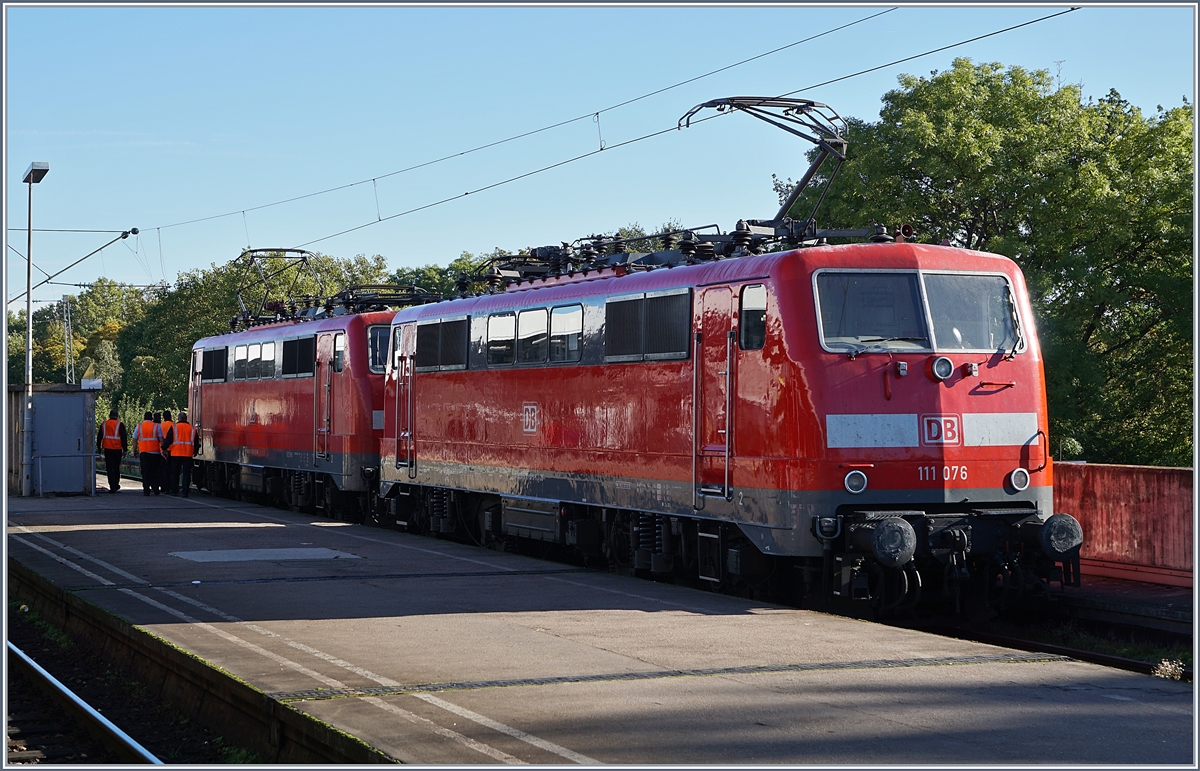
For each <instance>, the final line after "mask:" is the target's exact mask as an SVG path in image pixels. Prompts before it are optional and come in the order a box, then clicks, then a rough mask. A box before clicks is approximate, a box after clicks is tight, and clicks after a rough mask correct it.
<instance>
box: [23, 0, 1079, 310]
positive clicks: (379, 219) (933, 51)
mask: <svg viewBox="0 0 1200 771" xmlns="http://www.w3.org/2000/svg"><path fill="white" fill-rule="evenodd" d="M1079 9H1080V6H1073V7H1070V8H1068V9H1067V10H1064V11H1059V12H1057V13H1053V14H1049V15H1047V16H1042V17H1039V18H1037V19H1032V20H1030V21H1026V22H1022V23H1020V24H1015V25H1012V26H1009V27H1004V28H1002V29H999V30H994V31H992V32H988V33H985V34H983V35H977V36H975V37H972V38H968V39H966V40H961V41H958V42H956V43H951V44H948V45H944V46H940V47H938V48H933V49H930V50H928V51H924V52H922V53H919V54H914V55H912V56H907V57H904V58H901V59H896V60H893V61H890V62H886V63H884V64H880V65H876V66H874V67H869V68H866V69H863V70H859V71H856V72H853V73H850V74H847V75H843V76H840V77H837V78H833V79H830V80H826V81H822V82H820V83H815V84H812V85H808V86H804V87H801V88H798V89H795V90H792V91H788V92H786V93H783V94H780V95H779V96H780V97H786V96H791V95H793V94H797V93H800V92H802V91H807V90H812V89H815V88H820V87H822V86H827V85H830V84H833V83H838V82H841V81H844V80H848V79H850V78H854V77H858V76H861V75H865V74H868V73H871V72H875V71H878V70H881V69H884V68H887V67H892V66H895V65H897V64H903V63H905V62H909V61H913V60H916V59H920V58H922V57H925V56H931V55H933V54H936V53H940V52H942V51H947V50H950V49H952V48H957V47H960V46H963V45H967V44H969V43H974V42H977V41H979V40H984V39H986V38H989V37H994V36H996V35H1000V34H1004V33H1006V32H1011V31H1013V30H1016V29H1020V28H1022V27H1027V26H1030V25H1032V24H1037V23H1040V22H1043V21H1048V20H1050V19H1054V18H1057V17H1058V16H1062V15H1064V14H1067V13H1071V12H1073V11H1077V10H1079ZM893 10H896V8H890V9H887V10H886V11H882V12H880V13H876V14H873V15H871V16H868V17H865V18H863V19H859V20H857V21H854V22H850V23H848V24H845V25H842V26H841V27H837V28H833V29H830V30H826V31H825V32H822V33H819V34H817V35H814V36H812V37H809V38H805V39H804V40H800V41H796V42H794V43H791V44H789V45H787V46H782V47H780V48H777V49H773V50H772V51H767V52H764V53H762V54H758V55H756V56H754V57H750V58H748V59H744V60H741V61H739V62H736V63H734V64H730V65H727V66H725V67H722V68H719V69H717V70H713V71H711V72H709V73H705V74H703V75H698V76H696V77H694V78H690V79H688V80H685V81H681V82H680V83H676V84H673V85H671V86H667V87H664V88H661V89H658V90H656V91H652V92H649V93H647V94H643V95H642V96H639V97H635V98H633V99H629V100H626V101H624V102H620V103H618V104H615V105H612V106H610V107H606V108H604V109H603V110H598V111H593V112H589V113H586V114H584V115H581V116H578V117H576V118H572V119H569V120H565V121H560V122H559V123H556V124H552V125H549V126H544V127H542V128H540V129H535V130H533V131H528V132H525V133H523V134H518V135H514V136H512V137H508V138H506V139H502V140H497V141H495V142H491V143H488V144H485V145H480V146H478V147H475V148H472V149H470V150H465V151H462V152H459V153H454V154H452V155H448V156H444V157H442V158H438V159H434V160H432V161H426V162H424V163H421V164H417V165H414V166H410V167H408V168H405V169H400V170H397V171H394V172H389V173H387V174H381V175H377V176H376V177H372V178H370V179H366V180H361V181H359V182H353V183H349V184H345V185H339V186H337V187H333V188H329V189H327V190H322V191H318V192H316V193H308V194H305V195H300V196H294V197H292V198H288V199H285V200H282V201H276V202H273V203H269V204H262V205H260V206H255V207H249V208H246V209H238V210H235V211H232V212H227V213H225V214H218V215H212V216H209V217H200V218H196V219H192V220H187V221H184V222H178V223H174V224H171V225H160V226H156V228H155V230H157V231H158V234H159V236H158V237H159V261H160V265H162V261H163V257H162V230H164V229H166V228H171V227H179V226H182V225H187V224H192V223H195V222H203V221H206V220H212V219H218V218H221V217H228V216H232V215H234V214H237V213H239V212H240V213H241V214H242V216H243V218H245V213H246V212H248V211H255V210H258V209H264V208H268V207H272V206H279V205H282V204H285V203H291V202H293V201H298V200H302V199H305V198H311V197H314V196H317V195H324V194H326V193H331V192H335V191H338V190H344V189H347V188H350V187H355V186H357V185H361V184H365V183H366V182H371V183H372V184H375V183H376V181H377V180H379V179H383V178H386V177H390V176H395V175H397V174H403V173H405V172H408V171H413V170H415V169H419V168H423V167H426V166H430V165H433V164H435V163H440V162H442V161H446V160H449V159H451V158H456V157H461V156H463V155H468V154H470V153H473V152H477V151H480V150H484V149H487V148H489V147H495V146H497V145H501V144H505V143H507V142H511V141H515V140H517V139H521V138H523V137H526V136H531V135H533V134H537V133H541V132H543V131H548V130H551V129H553V128H557V127H559V126H563V125H567V124H569V123H574V122H576V121H579V120H584V119H587V118H592V117H593V116H596V117H597V119H598V116H599V113H601V112H606V111H609V110H613V109H617V108H618V107H622V106H625V105H628V104H631V103H633V102H636V101H639V100H641V99H645V98H649V97H650V96H654V95H656V94H659V93H663V92H664V91H668V90H670V89H672V88H677V87H679V86H682V85H685V84H687V83H691V82H695V81H696V80H700V79H702V78H704V77H708V76H710V75H713V74H716V73H719V72H722V71H724V70H727V69H731V68H732V67H736V66H739V65H741V64H745V63H747V62H750V61H754V60H755V59H760V58H762V57H764V56H769V55H771V54H773V53H778V52H779V51H782V50H786V49H787V48H791V47H794V46H796V45H799V44H801V43H804V42H808V41H810V40H813V39H816V38H818V37H821V36H823V35H828V34H831V33H833V32H836V31H838V30H841V29H845V28H847V27H850V26H854V25H855V24H861V23H863V22H865V21H868V20H870V19H873V18H877V17H879V16H881V15H883V14H884V13H890V12H891V11H893ZM726 114H729V113H717V114H714V115H711V116H708V117H706V118H701V119H698V120H694V121H692V123H693V124H697V123H703V122H705V121H708V120H712V119H713V118H718V117H722V116H724V115H726ZM678 128H679V127H678V126H671V127H670V128H665V129H661V130H659V131H655V132H651V133H649V134H644V135H642V136H639V137H635V138H633V139H629V140H625V141H623V142H619V143H616V144H613V145H608V146H605V145H604V144H603V140H602V144H601V147H600V148H599V149H597V150H593V151H590V152H587V153H583V154H581V155H577V156H575V157H572V158H568V159H565V160H562V161H559V162H557V163H553V164H550V165H547V166H543V167H540V168H538V169H534V170H531V171H528V172H525V173H523V174H518V175H516V176H513V177H509V178H507V179H504V180H501V181H498V182H494V183H491V184H488V185H484V186H482V187H479V188H476V189H474V190H468V191H466V192H464V193H462V194H461V195H456V196H450V197H447V198H443V199H441V200H438V201H433V202H431V203H428V204H424V205H422V206H417V207H414V208H411V209H407V210H405V211H402V212H397V213H396V214H392V215H389V216H387V217H381V216H379V212H378V211H377V213H376V217H377V218H376V220H375V221H373V222H367V223H365V224H362V225H358V226H355V227H352V228H346V229H344V230H340V231H338V232H336V233H332V234H330V235H327V236H322V237H320V238H316V239H312V240H309V241H306V242H304V243H302V244H300V245H299V246H298V247H296V248H300V247H304V246H309V245H312V244H316V243H320V242H322V241H327V240H329V239H332V238H336V237H338V236H341V235H345V234H348V233H352V232H355V231H358V230H362V229H364V228H367V227H370V226H371V225H375V224H379V223H381V222H387V221H389V220H393V219H397V218H399V217H403V216H406V215H409V214H413V213H416V212H419V211H423V210H425V209H429V208H433V207H435V206H440V205H442V204H445V203H449V202H450V201H454V200H458V199H460V198H463V197H466V196H469V195H473V194H477V193H481V192H484V191H487V190H491V189H494V188H497V187H501V186H503V185H507V184H510V183H513V182H516V181H519V180H521V179H525V178H527V177H531V176H534V175H537V174H541V173H544V172H547V171H550V170H552V169H556V168H558V167H560V166H565V165H567V164H570V163H574V162H576V161H580V160H583V159H585V158H588V157H591V156H593V155H596V154H598V153H600V152H602V151H604V150H605V149H617V148H620V147H625V146H628V145H631V144H634V143H637V142H641V141H644V140H647V139H652V138H654V137H658V136H662V135H663V134H667V133H670V132H671V131H675V130H677V129H678ZM597 130H599V126H597ZM377 209H378V205H377ZM244 224H245V223H244ZM246 227H247V238H248V237H249V232H248V224H246ZM18 229H19V228H18ZM51 232H54V231H51ZM60 232H69V231H60ZM80 232H85V231H80ZM92 232H109V233H116V232H121V231H92ZM116 240H117V239H114V240H113V241H116ZM111 243H113V242H109V244H105V245H104V246H102V247H100V248H99V249H96V250H95V251H93V252H91V253H89V254H87V255H85V256H84V257H82V258H80V259H79V260H76V261H75V262H73V263H72V264H71V265H68V266H67V267H66V268H64V269H63V270H61V271H59V272H58V273H55V274H54V275H53V276H49V277H48V278H47V280H45V281H43V282H41V283H39V284H37V286H35V287H34V288H37V287H39V286H42V285H43V284H46V283H49V280H50V279H52V278H55V277H57V276H59V275H61V274H62V273H64V272H65V271H67V270H69V269H70V268H72V267H74V266H75V265H78V264H79V263H80V262H83V261H84V260H86V259H87V258H88V257H91V256H92V255H94V254H96V253H98V252H100V251H101V250H103V249H104V248H105V247H107V246H108V245H110V244H111ZM10 248H11V247H10ZM14 251H15V250H14ZM18 254H19V252H18ZM35 267H36V266H35ZM163 267H164V269H163V276H164V279H165V277H166V276H165V266H163ZM38 270H39V271H41V272H42V273H43V274H45V273H46V271H44V270H42V269H41V268H38ZM24 295H25V293H24V292H21V293H20V294H18V295H16V296H15V297H13V298H10V299H9V300H8V302H9V303H11V302H13V301H15V300H17V299H19V298H21V297H23V296H24Z"/></svg>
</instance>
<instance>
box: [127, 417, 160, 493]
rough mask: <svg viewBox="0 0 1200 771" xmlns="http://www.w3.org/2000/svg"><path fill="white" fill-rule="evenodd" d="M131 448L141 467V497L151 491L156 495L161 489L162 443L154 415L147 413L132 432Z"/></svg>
mask: <svg viewBox="0 0 1200 771" xmlns="http://www.w3.org/2000/svg"><path fill="white" fill-rule="evenodd" d="M133 446H134V453H135V454H136V455H137V457H138V460H139V461H140V463H141V467H142V495H149V494H150V493H151V491H153V492H154V494H155V495H158V492H159V490H161V489H162V483H161V482H159V474H160V473H161V469H162V455H161V454H160V452H161V450H162V441H161V440H160V439H159V436H158V424H156V423H155V422H154V413H152V412H147V413H146V417H145V419H144V420H143V421H142V422H141V423H138V427H137V428H135V429H134V430H133Z"/></svg>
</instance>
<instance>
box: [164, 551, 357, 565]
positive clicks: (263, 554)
mask: <svg viewBox="0 0 1200 771" xmlns="http://www.w3.org/2000/svg"><path fill="white" fill-rule="evenodd" d="M169 554H170V555H171V556H172V557H179V558H180V559H185V560H190V561H191V562H266V561H274V560H336V559H346V560H356V559H362V558H361V557H359V556H358V555H357V554H349V553H347V552H344V551H337V550H336V549H317V548H313V549H212V550H210V551H173V552H169Z"/></svg>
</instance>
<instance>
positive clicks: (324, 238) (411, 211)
mask: <svg viewBox="0 0 1200 771" xmlns="http://www.w3.org/2000/svg"><path fill="white" fill-rule="evenodd" d="M1079 8H1080V6H1074V7H1072V8H1069V9H1067V10H1065V11H1059V12H1058V13H1053V14H1050V15H1048V16H1043V17H1041V18H1038V19H1032V20H1030V21H1026V22H1022V23H1021V24H1014V25H1012V26H1010V27H1005V28H1004V29H998V30H995V31H993V32H988V33H986V34H984V35H977V36H975V37H972V38H968V39H966V40H960V41H959V42H957V43H951V44H949V45H944V46H940V47H938V48H933V49H930V50H928V51H925V52H923V53H919V54H914V55H912V56H906V57H904V58H902V59H896V60H893V61H890V62H887V63H885V64H880V65H877V66H875V67H870V68H868V69H865V70H859V71H858V72H853V73H850V74H849V75H843V76H841V77H838V78H834V79H832V80H827V81H824V82H821V83H815V84H813V85H809V86H804V87H801V88H798V89H795V90H793V91H788V92H786V93H783V94H779V95H778V96H776V97H761V99H763V100H764V101H769V100H770V99H772V98H774V99H783V98H785V97H788V96H791V95H793V94H798V93H800V92H802V91H809V90H812V89H815V88H820V87H821V86H827V85H829V84H831V83H837V82H840V81H843V80H848V79H850V78H854V77H858V76H860V75H865V74H867V73H871V72H875V71H876V70H881V69H884V68H885V67H892V66H895V65H897V64H903V63H904V62H909V61H913V60H914V59H920V58H921V57H924V56H931V55H933V54H935V53H940V52H942V51H946V50H949V49H951V48H956V47H958V46H963V45H967V44H968V43H974V42H977V41H979V40H983V39H985V38H989V37H994V36H996V35H1000V34H1003V33H1005V32H1011V31H1012V30H1015V29H1020V28H1021V27H1027V26H1029V25H1031V24H1037V23H1039V22H1043V21H1048V20H1049V19H1053V18H1056V17H1058V16H1062V15H1064V14H1067V13H1070V12H1072V11H1077V10H1079ZM728 114H730V112H717V113H714V114H712V115H709V116H707V117H704V118H697V119H695V120H691V121H690V122H689V124H688V125H689V126H690V125H693V124H697V123H704V122H705V121H709V120H712V119H714V118H720V117H722V116H724V115H728ZM584 117H590V115H589V116H584ZM567 122H569V121H567ZM680 128H682V126H681V125H676V126H672V127H671V128H667V129H662V130H659V131H654V132H651V133H649V134H643V135H642V136H640V137H634V138H633V139H627V140H625V141H624V142H618V143H616V144H613V145H607V146H606V147H601V148H600V149H598V150H592V151H590V152H586V153H583V154H581V155H577V156H575V157H573V158H567V159H565V160H562V161H559V162H557V163H552V164H550V165H548V166H543V167H541V168H538V169H534V170H532V171H528V172H525V173H524V174H518V175H516V176H513V177H509V178H508V179H504V180H500V181H499V182H493V183H492V184H490V185H485V186H483V187H479V188H476V189H474V190H468V191H466V192H465V193H462V194H460V195H454V196H450V197H448V198H443V199H441V200H438V201H433V202H431V203H427V204H424V205H422V206H417V207H414V208H412V209H407V210H405V211H402V212H397V213H396V214H391V215H388V216H387V217H382V218H379V219H377V220H375V221H374V222H367V223H365V224H362V225H356V226H355V227H352V228H346V229H345V230H340V231H338V232H336V233H332V234H330V235H327V236H322V237H320V238H315V239H312V240H311V241H305V242H304V243H301V244H298V245H297V246H296V247H295V248H301V247H305V246H311V245H312V244H316V243H320V242H321V241H328V240H329V239H331V238H337V237H338V236H343V235H346V234H347V233H353V232H355V231H358V230H362V229H363V228H367V227H370V226H371V225H376V224H378V223H380V222H386V221H388V220H393V219H396V218H398V217H404V216H407V215H409V214H414V213H416V212H419V211H423V210H425V209H430V208H433V207H435V206H440V205H442V204H444V203H449V202H451V201H456V200H458V199H460V198H464V197H466V196H468V195H471V194H473V193H481V192H484V191H485V190H491V189H492V188H496V187H501V186H503V185H507V184H509V183H510V182H516V181H518V180H521V179H524V178H526V177H531V176H534V175H535V174H541V173H542V172H545V171H550V170H551V169H556V168H558V167H559V166H565V165H567V164H569V163H574V162H575V161H581V160H583V159H584V158H589V157H591V156H593V155H597V154H599V153H600V152H602V151H603V150H604V149H610V150H611V149H616V148H618V147H624V146H626V145H631V144H634V143H635V142H641V141H643V140H645V139H652V138H654V137H657V136H662V135H663V134H667V133H670V132H671V131H675V130H678V129H680ZM505 141H507V140H505ZM435 162H436V161H431V163H435ZM413 168H416V167H413ZM394 173H399V172H394ZM383 176H390V175H383ZM355 184H358V183H355ZM343 187H349V185H346V186H343ZM301 197H304V196H301ZM210 219H211V218H210Z"/></svg>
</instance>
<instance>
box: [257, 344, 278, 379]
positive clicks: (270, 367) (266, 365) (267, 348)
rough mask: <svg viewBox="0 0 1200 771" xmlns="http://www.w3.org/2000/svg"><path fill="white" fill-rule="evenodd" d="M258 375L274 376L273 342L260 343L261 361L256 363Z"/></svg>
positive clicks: (264, 376)
mask: <svg viewBox="0 0 1200 771" xmlns="http://www.w3.org/2000/svg"><path fill="white" fill-rule="evenodd" d="M258 376H259V377H263V378H273V377H275V343H263V344H262V361H261V363H260V364H259V365H258Z"/></svg>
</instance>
